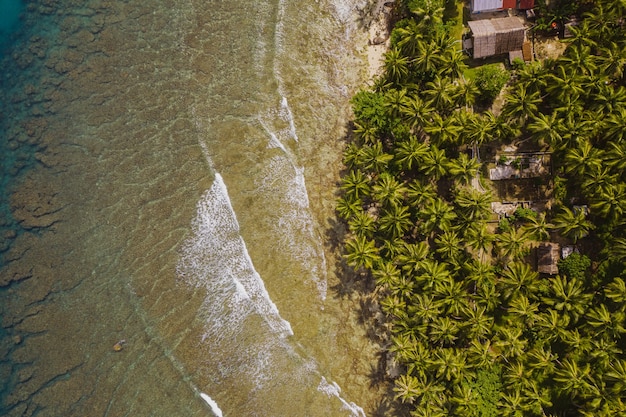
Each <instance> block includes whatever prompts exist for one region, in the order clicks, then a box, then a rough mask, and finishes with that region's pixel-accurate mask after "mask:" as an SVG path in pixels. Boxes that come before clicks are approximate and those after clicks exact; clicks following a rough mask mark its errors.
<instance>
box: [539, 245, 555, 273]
mask: <svg viewBox="0 0 626 417" xmlns="http://www.w3.org/2000/svg"><path fill="white" fill-rule="evenodd" d="M559 259H560V257H559V244H558V243H553V242H544V243H542V244H540V245H539V246H538V247H537V272H540V273H542V274H549V275H556V274H558V273H559V268H558V266H557V262H559Z"/></svg>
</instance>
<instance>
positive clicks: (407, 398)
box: [393, 374, 422, 403]
mask: <svg viewBox="0 0 626 417" xmlns="http://www.w3.org/2000/svg"><path fill="white" fill-rule="evenodd" d="M420 386H421V384H420V381H419V379H418V378H416V377H414V376H411V375H407V374H402V375H400V377H399V378H398V379H397V380H396V382H395V387H394V388H393V390H394V391H395V393H396V399H399V400H400V401H402V402H403V403H413V402H414V401H415V400H416V399H417V398H418V397H419V396H420V395H421V393H422V390H421V389H420Z"/></svg>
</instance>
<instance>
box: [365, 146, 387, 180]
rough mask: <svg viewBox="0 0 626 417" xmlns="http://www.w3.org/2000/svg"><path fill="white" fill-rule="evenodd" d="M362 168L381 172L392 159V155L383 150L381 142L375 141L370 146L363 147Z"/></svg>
mask: <svg viewBox="0 0 626 417" xmlns="http://www.w3.org/2000/svg"><path fill="white" fill-rule="evenodd" d="M362 160H363V168H364V169H367V170H371V171H374V172H376V173H381V172H383V171H385V170H386V169H387V165H388V164H389V162H391V161H392V160H393V155H390V154H388V153H386V152H385V151H384V150H383V144H382V143H381V142H376V143H375V144H373V145H371V146H367V145H366V146H364V147H363V158H362Z"/></svg>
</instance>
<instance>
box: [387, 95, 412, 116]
mask: <svg viewBox="0 0 626 417" xmlns="http://www.w3.org/2000/svg"><path fill="white" fill-rule="evenodd" d="M406 97H407V91H406V89H405V88H401V89H399V90H398V89H395V88H390V89H389V90H387V91H386V92H385V95H384V98H385V100H384V102H383V104H384V106H385V108H387V109H388V110H389V114H390V115H391V117H392V118H396V117H398V115H399V114H400V108H402V106H403V105H404V102H405V100H406Z"/></svg>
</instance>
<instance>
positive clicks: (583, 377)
mask: <svg viewBox="0 0 626 417" xmlns="http://www.w3.org/2000/svg"><path fill="white" fill-rule="evenodd" d="M581 365H582V366H581ZM590 374H591V367H590V365H589V364H588V363H587V364H578V363H577V362H576V361H574V360H572V359H569V358H565V359H563V360H562V361H561V363H560V365H559V366H558V367H557V369H556V373H555V376H554V380H555V381H556V382H559V385H557V389H558V390H560V391H561V392H563V393H564V394H567V395H569V396H570V397H576V396H578V395H585V394H592V393H593V392H592V391H593V388H592V385H591V383H590Z"/></svg>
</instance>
